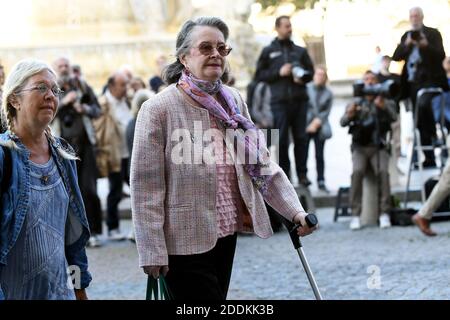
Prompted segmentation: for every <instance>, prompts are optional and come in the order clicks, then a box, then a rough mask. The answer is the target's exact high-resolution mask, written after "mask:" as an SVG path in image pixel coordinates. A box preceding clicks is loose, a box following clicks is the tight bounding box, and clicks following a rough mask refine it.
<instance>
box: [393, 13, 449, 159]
mask: <svg viewBox="0 0 450 320" xmlns="http://www.w3.org/2000/svg"><path fill="white" fill-rule="evenodd" d="M409 20H410V22H411V30H410V31H407V32H405V34H403V36H402V38H401V42H400V44H399V45H398V46H397V48H396V50H395V52H394V55H393V56H392V60H394V61H402V60H404V61H405V65H404V66H403V71H402V76H401V89H402V98H410V99H411V102H412V104H413V110H415V108H416V106H417V107H418V108H419V109H418V123H417V127H418V129H419V132H420V138H421V139H420V140H421V144H422V145H431V144H432V142H433V138H435V136H436V127H435V122H434V118H433V113H432V108H431V99H432V98H433V94H430V93H428V94H424V95H423V96H422V97H421V98H420V100H419V101H418V103H417V105H416V98H417V92H418V91H419V90H420V89H422V88H429V87H440V88H442V89H444V90H445V91H447V90H448V84H447V81H446V77H445V71H444V69H443V68H442V60H444V58H445V52H444V46H443V44H442V37H441V34H440V33H439V31H438V30H437V29H434V28H429V27H426V26H424V25H423V11H422V9H421V8H419V7H414V8H411V9H410V11H409ZM414 158H416V159H417V155H416V154H415V155H414ZM423 165H424V167H434V166H436V163H435V157H434V151H433V150H429V151H425V162H424V163H423Z"/></svg>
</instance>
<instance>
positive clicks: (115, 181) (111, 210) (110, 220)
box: [106, 158, 129, 231]
mask: <svg viewBox="0 0 450 320" xmlns="http://www.w3.org/2000/svg"><path fill="white" fill-rule="evenodd" d="M108 181H109V193H108V198H107V200H106V207H107V208H106V212H107V217H106V225H107V226H108V231H111V230H114V229H118V228H119V202H120V200H122V191H123V182H124V181H125V182H126V183H129V178H128V158H127V159H122V168H121V171H120V172H112V173H110V174H109V176H108Z"/></svg>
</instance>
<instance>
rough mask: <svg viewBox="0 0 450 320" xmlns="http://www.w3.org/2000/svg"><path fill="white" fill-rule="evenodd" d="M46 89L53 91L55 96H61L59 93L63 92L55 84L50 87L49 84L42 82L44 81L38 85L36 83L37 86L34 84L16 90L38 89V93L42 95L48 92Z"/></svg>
mask: <svg viewBox="0 0 450 320" xmlns="http://www.w3.org/2000/svg"><path fill="white" fill-rule="evenodd" d="M48 89H50V90H51V91H52V93H53V95H54V96H55V97H59V96H61V94H63V93H64V91H62V90H61V89H60V88H58V87H57V86H53V87H51V88H50V87H49V86H47V85H46V84H44V83H41V84H39V85H37V86H35V87H32V88H26V89H22V90H20V91H18V92H22V91H33V90H37V91H39V93H40V94H42V95H44V94H46V93H47V92H48Z"/></svg>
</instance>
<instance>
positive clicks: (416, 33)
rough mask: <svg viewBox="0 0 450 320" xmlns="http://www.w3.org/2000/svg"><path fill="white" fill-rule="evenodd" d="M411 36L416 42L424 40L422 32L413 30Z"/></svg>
mask: <svg viewBox="0 0 450 320" xmlns="http://www.w3.org/2000/svg"><path fill="white" fill-rule="evenodd" d="M409 36H410V37H411V39H413V40H414V41H419V40H420V38H422V34H421V32H420V30H412V31H410V32H409Z"/></svg>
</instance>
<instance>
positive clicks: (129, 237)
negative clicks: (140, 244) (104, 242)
mask: <svg viewBox="0 0 450 320" xmlns="http://www.w3.org/2000/svg"><path fill="white" fill-rule="evenodd" d="M127 239H128V240H130V241H131V242H134V243H136V236H135V234H134V229H131V231H130V233H129V234H128V236H127Z"/></svg>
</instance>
